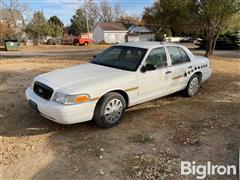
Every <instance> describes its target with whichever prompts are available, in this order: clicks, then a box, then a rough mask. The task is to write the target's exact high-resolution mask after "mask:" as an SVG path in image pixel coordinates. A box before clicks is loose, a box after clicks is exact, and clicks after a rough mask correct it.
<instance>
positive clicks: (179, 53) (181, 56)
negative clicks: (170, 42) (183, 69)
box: [168, 46, 190, 65]
mask: <svg viewBox="0 0 240 180" xmlns="http://www.w3.org/2000/svg"><path fill="white" fill-rule="evenodd" d="M168 52H169V54H170V57H171V60H172V65H176V64H182V63H186V62H190V59H189V57H188V55H187V53H186V52H185V51H184V50H183V49H182V48H180V47H173V46H170V47H168Z"/></svg>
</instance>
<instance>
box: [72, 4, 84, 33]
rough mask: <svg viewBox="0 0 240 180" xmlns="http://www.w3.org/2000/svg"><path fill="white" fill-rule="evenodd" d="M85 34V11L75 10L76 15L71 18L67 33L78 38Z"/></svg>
mask: <svg viewBox="0 0 240 180" xmlns="http://www.w3.org/2000/svg"><path fill="white" fill-rule="evenodd" d="M86 32H87V27H86V16H85V11H84V10H83V9H82V8H79V9H77V11H76V14H75V15H73V17H72V18H71V25H70V29H69V33H71V34H73V35H75V36H79V35H81V34H82V33H86Z"/></svg>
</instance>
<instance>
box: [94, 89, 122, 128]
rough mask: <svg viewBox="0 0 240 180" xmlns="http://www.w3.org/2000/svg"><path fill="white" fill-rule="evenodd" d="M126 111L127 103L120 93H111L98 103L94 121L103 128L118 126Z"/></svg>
mask: <svg viewBox="0 0 240 180" xmlns="http://www.w3.org/2000/svg"><path fill="white" fill-rule="evenodd" d="M125 110H126V101H125V99H124V98H123V96H122V95H121V94H119V93H115V92H111V93H108V94H106V95H104V96H103V97H102V98H101V99H100V100H99V102H98V103H97V106H96V109H95V112H94V117H93V119H94V121H95V122H96V123H97V124H98V125H99V126H100V127H103V128H110V127H113V126H116V125H117V124H118V123H119V122H120V121H121V119H122V117H123V116H124V114H125Z"/></svg>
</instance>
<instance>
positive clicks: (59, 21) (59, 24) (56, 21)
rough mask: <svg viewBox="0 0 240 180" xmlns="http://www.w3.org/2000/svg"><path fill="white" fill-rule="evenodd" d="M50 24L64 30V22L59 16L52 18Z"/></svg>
mask: <svg viewBox="0 0 240 180" xmlns="http://www.w3.org/2000/svg"><path fill="white" fill-rule="evenodd" d="M48 23H52V24H55V25H57V26H60V27H62V28H63V22H62V21H61V20H60V19H59V18H58V17H57V16H52V17H50V18H49V20H48Z"/></svg>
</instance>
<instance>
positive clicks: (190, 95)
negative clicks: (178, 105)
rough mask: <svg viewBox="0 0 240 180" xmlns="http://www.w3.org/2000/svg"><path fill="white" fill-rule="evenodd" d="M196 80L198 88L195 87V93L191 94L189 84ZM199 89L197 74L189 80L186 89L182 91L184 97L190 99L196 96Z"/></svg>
mask: <svg viewBox="0 0 240 180" xmlns="http://www.w3.org/2000/svg"><path fill="white" fill-rule="evenodd" d="M196 79H197V80H198V86H197V89H196V92H195V91H194V93H193V92H191V83H192V82H193V81H196ZM199 87H200V77H199V76H198V75H197V74H194V75H193V76H192V77H191V78H190V79H189V81H188V84H187V87H186V88H185V89H184V90H183V92H184V95H185V96H187V97H192V96H194V95H196V94H197V91H198V89H199Z"/></svg>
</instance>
